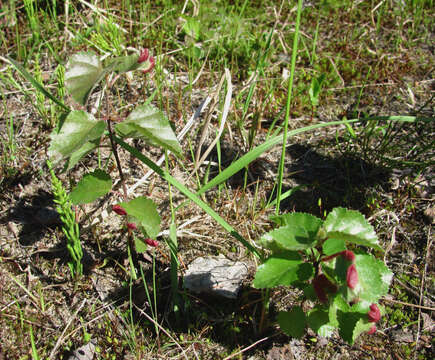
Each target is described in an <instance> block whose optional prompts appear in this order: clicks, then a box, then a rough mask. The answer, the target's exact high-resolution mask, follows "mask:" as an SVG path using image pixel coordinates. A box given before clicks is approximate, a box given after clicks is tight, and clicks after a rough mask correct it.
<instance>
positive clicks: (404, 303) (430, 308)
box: [382, 298, 435, 311]
mask: <svg viewBox="0 0 435 360" xmlns="http://www.w3.org/2000/svg"><path fill="white" fill-rule="evenodd" d="M382 300H383V301H389V302H392V303H396V304H400V305H405V306H409V307H414V308H417V309H423V310H429V311H435V308H433V307H429V306H423V305H416V304H410V303H407V302H404V301H400V300H393V299H388V298H383V299H382Z"/></svg>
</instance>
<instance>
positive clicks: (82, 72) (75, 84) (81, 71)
mask: <svg viewBox="0 0 435 360" xmlns="http://www.w3.org/2000/svg"><path fill="white" fill-rule="evenodd" d="M104 74H105V72H104V71H103V67H102V65H101V62H100V59H99V58H98V56H97V55H95V54H92V53H84V52H81V53H78V54H74V55H72V56H71V58H70V59H69V61H68V63H67V65H66V72H65V87H66V89H67V90H68V92H69V93H70V94H71V96H72V97H73V99H74V100H75V101H77V102H78V103H80V104H82V105H85V103H86V100H87V98H88V96H89V94H90V92H91V90H92V88H93V87H94V86H95V85H96V84H97V83H98V82H99V81H100V80H101V79H102V78H103V76H104Z"/></svg>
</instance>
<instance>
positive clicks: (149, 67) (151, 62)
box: [142, 56, 156, 74]
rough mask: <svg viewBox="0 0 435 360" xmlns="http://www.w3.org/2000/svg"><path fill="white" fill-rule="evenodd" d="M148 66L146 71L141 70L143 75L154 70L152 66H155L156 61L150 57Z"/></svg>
mask: <svg viewBox="0 0 435 360" xmlns="http://www.w3.org/2000/svg"><path fill="white" fill-rule="evenodd" d="M148 61H149V63H150V66H148V68H147V69H145V70H142V72H143V73H144V74H146V73H149V72H150V71H151V70H152V69H154V66H155V65H156V60H155V59H154V56H150V58H149V59H148Z"/></svg>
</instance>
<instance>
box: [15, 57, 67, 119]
mask: <svg viewBox="0 0 435 360" xmlns="http://www.w3.org/2000/svg"><path fill="white" fill-rule="evenodd" d="M7 59H8V60H9V62H10V63H11V64H12V65H13V66H14V67H15V69H17V70H18V71H19V73H20V74H21V75H23V77H24V78H25V79H26V80H27V81H29V82H30V83H31V84H32V85H33V86H34V88H35V89H36V90H38V91H39V92H41V93H42V94H44V96H46V97H47V98H49V99H50V100H51V101H53V102H55V103H56V104H57V105H59V106H60V107H61V108H62V109H64V110H65V111H68V112H69V111H71V109H70V108H69V107H67V106H66V105H65V104H64V103H63V102H62V101H60V100H59V99H57V98H56V97H54V96H53V95H52V94H51V93H49V92H48V91H47V90H45V88H44V87H43V86H42V85H41V84H40V83H39V82H38V81H36V79H35V78H34V77H33V76H32V75H30V73H29V72H28V71H27V70H26V69H25V68H24V67H23V66H21V64H20V63H18V62H17V61H15V60H14V59H12V58H11V57H9V56H8V57H7Z"/></svg>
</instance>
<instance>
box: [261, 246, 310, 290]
mask: <svg viewBox="0 0 435 360" xmlns="http://www.w3.org/2000/svg"><path fill="white" fill-rule="evenodd" d="M313 273H314V268H313V266H312V265H311V264H309V263H303V262H302V260H301V257H300V256H299V254H298V253H296V252H290V251H288V252H284V253H281V254H276V255H273V256H271V257H269V258H268V259H266V261H265V262H264V263H263V264H261V265H260V266H259V267H258V269H257V273H256V274H255V278H254V282H253V286H254V287H255V288H258V289H260V288H272V287H275V286H278V285H284V286H288V285H292V284H293V283H295V282H298V281H304V280H308V279H309V278H310V277H311V276H312V275H313Z"/></svg>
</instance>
